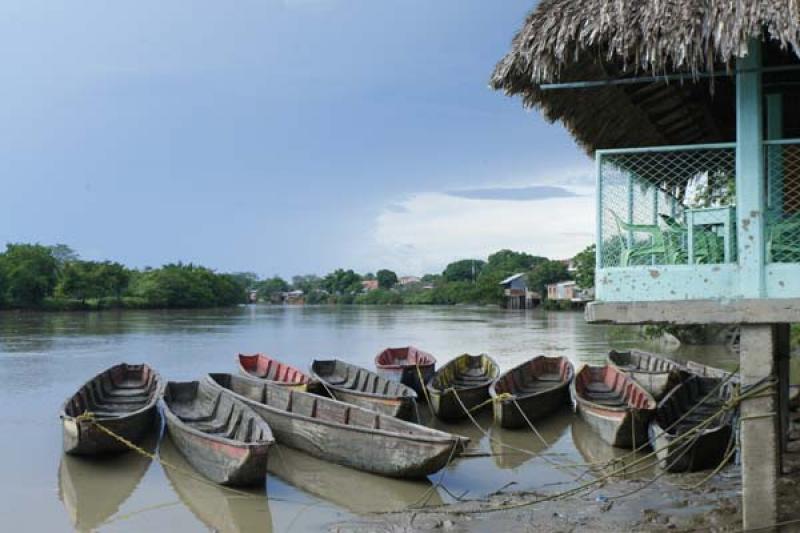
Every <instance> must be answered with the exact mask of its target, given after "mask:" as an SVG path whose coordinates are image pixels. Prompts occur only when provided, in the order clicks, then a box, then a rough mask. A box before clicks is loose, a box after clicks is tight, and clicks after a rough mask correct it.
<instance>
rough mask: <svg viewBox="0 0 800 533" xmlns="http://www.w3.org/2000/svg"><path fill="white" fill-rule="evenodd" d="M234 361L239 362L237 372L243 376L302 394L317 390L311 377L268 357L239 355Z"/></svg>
mask: <svg viewBox="0 0 800 533" xmlns="http://www.w3.org/2000/svg"><path fill="white" fill-rule="evenodd" d="M236 359H237V360H238V362H239V372H241V374H242V375H243V376H249V377H251V378H258V379H263V380H266V381H271V382H273V383H277V384H278V385H284V386H286V387H291V388H292V389H295V390H299V391H302V392H316V390H317V386H318V383H317V382H316V381H315V380H314V379H312V378H311V376H309V375H308V374H306V373H305V372H303V371H301V370H298V369H297V368H295V367H293V366H291V365H287V364H286V363H282V362H280V361H278V360H277V359H275V358H273V357H270V356H269V355H264V354H263V353H257V354H252V355H247V354H242V353H240V354H239V355H238V356H237V357H236Z"/></svg>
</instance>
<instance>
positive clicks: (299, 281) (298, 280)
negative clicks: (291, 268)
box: [292, 274, 322, 294]
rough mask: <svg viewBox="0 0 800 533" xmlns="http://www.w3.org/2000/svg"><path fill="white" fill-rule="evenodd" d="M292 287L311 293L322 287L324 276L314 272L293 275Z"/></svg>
mask: <svg viewBox="0 0 800 533" xmlns="http://www.w3.org/2000/svg"><path fill="white" fill-rule="evenodd" d="M292 287H293V288H294V289H296V290H298V291H303V292H304V293H305V294H311V293H312V292H315V291H319V290H320V289H322V278H320V277H319V276H315V275H314V274H306V275H305V276H294V277H292Z"/></svg>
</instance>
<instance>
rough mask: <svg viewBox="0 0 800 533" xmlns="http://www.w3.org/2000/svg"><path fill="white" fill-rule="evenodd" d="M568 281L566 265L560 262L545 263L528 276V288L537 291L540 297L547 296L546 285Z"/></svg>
mask: <svg viewBox="0 0 800 533" xmlns="http://www.w3.org/2000/svg"><path fill="white" fill-rule="evenodd" d="M568 279H570V276H569V272H568V271H567V267H566V265H564V263H562V262H561V261H549V260H547V261H545V262H543V263H540V264H539V265H537V266H536V267H534V268H533V270H531V272H530V274H528V287H529V288H530V289H531V290H534V291H538V292H539V293H540V294H541V295H542V297H544V296H545V295H546V294H547V285H549V284H551V283H558V282H559V281H565V280H568Z"/></svg>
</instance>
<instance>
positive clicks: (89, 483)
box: [58, 432, 157, 531]
mask: <svg viewBox="0 0 800 533" xmlns="http://www.w3.org/2000/svg"><path fill="white" fill-rule="evenodd" d="M156 438H157V436H156V434H155V432H152V433H150V434H148V436H147V437H145V439H144V440H143V441H142V442H141V443H140V445H141V446H142V447H143V448H144V449H146V450H148V451H152V450H153V449H154V448H155V446H156V443H157V440H156ZM151 463H152V459H150V457H148V456H146V455H142V454H140V453H124V454H117V455H110V456H107V457H101V458H96V457H91V458H90V457H80V456H75V455H66V454H65V455H63V456H62V457H61V463H60V464H59V467H58V497H59V499H60V500H61V502H62V503H63V504H64V509H65V510H66V511H67V515H69V518H70V521H71V522H72V526H73V527H74V528H75V530H76V531H97V529H98V528H99V527H100V526H102V525H104V524H105V522H106V521H107V520H108V519H109V518H111V517H112V516H114V515H115V514H116V513H117V512H119V509H120V507H121V506H122V505H123V504H124V503H125V501H126V500H127V499H128V498H129V497H130V496H131V494H133V492H134V491H135V490H136V487H138V486H139V483H140V482H141V481H142V478H143V477H144V474H145V472H147V469H148V468H149V467H150V464H151Z"/></svg>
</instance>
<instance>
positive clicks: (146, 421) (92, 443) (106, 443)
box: [61, 404, 158, 455]
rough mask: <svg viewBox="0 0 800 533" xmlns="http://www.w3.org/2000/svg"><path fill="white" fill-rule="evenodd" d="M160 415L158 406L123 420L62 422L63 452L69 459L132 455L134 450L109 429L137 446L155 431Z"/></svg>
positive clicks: (67, 420)
mask: <svg viewBox="0 0 800 533" xmlns="http://www.w3.org/2000/svg"><path fill="white" fill-rule="evenodd" d="M157 416H158V412H157V409H156V406H155V404H154V405H153V406H152V407H149V408H148V409H147V410H145V411H142V412H140V413H136V414H134V415H131V416H127V417H124V418H111V419H101V418H99V419H96V420H90V419H80V420H77V419H75V418H71V417H68V418H64V419H62V421H61V423H62V434H63V441H64V452H66V453H68V454H70V455H103V454H114V453H122V452H126V451H129V450H130V449H131V448H130V446H128V445H127V444H125V443H124V442H122V441H121V440H120V439H117V438H115V437H113V436H112V435H110V434H108V433H106V432H105V431H103V430H102V429H100V428H99V427H97V426H98V425H100V426H102V427H103V428H106V429H108V430H109V431H111V432H113V433H114V434H116V435H119V436H120V437H122V438H123V439H125V440H127V441H130V442H132V443H134V444H138V443H140V442H141V441H142V440H143V439H144V437H145V436H146V435H147V434H148V433H149V432H150V431H151V430H153V429H154V428H155V424H156V419H157Z"/></svg>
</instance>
